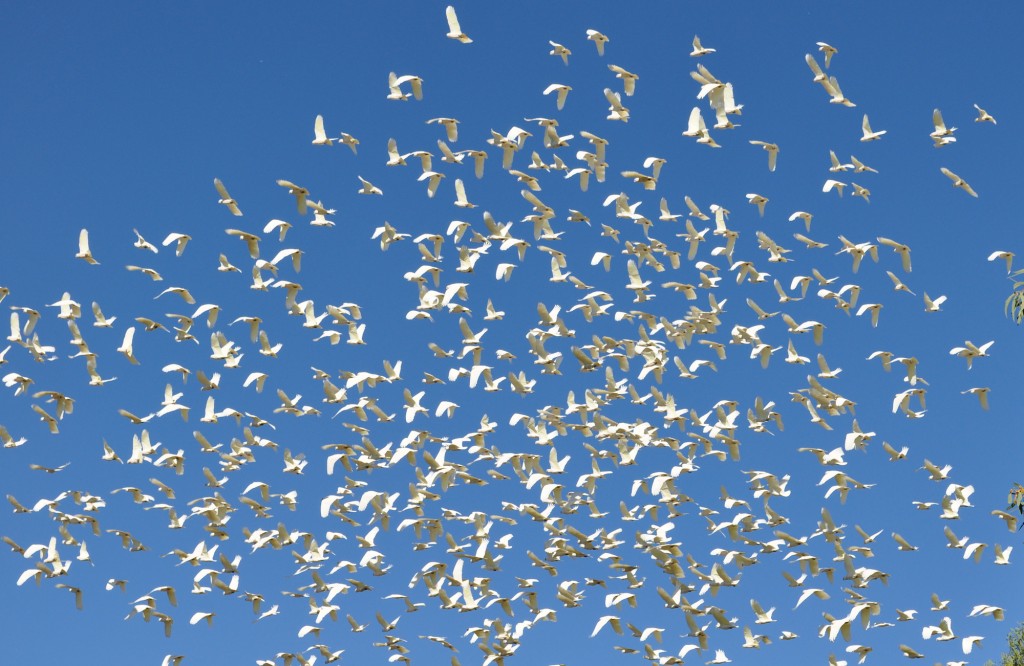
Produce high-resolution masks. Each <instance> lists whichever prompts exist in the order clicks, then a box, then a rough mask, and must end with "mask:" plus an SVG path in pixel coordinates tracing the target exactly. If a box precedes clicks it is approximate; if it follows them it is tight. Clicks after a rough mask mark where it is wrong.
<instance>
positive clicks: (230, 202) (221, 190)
mask: <svg viewBox="0 0 1024 666" xmlns="http://www.w3.org/2000/svg"><path fill="white" fill-rule="evenodd" d="M213 186H214V187H216V188H217V193H218V194H219V195H220V199H218V200H217V203H219V204H222V205H224V206H227V209H228V210H229V211H231V214H232V215H238V216H240V215H241V214H242V211H241V210H240V209H239V208H238V202H237V201H235V200H234V199H232V198H231V195H230V194H228V189H227V188H226V187H224V183H222V182H221V181H220V178H214V179H213Z"/></svg>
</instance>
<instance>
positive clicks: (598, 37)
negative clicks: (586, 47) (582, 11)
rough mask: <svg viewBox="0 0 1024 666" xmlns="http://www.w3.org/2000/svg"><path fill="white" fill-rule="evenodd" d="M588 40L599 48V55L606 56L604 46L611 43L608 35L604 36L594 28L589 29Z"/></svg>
mask: <svg viewBox="0 0 1024 666" xmlns="http://www.w3.org/2000/svg"><path fill="white" fill-rule="evenodd" d="M587 39H589V40H590V41H592V42H594V45H595V46H596V47H597V54H598V55H602V56H603V55H604V45H605V44H607V43H608V42H610V41H611V40H610V39H608V37H607V36H606V35H602V34H601V33H600V32H598V31H597V30H594V29H592V28H588V29H587Z"/></svg>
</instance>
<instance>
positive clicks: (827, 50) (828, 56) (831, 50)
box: [817, 42, 839, 69]
mask: <svg viewBox="0 0 1024 666" xmlns="http://www.w3.org/2000/svg"><path fill="white" fill-rule="evenodd" d="M817 44H818V50H819V51H821V52H822V53H824V54H825V69H828V68H829V65H831V64H832V56H834V55H835V54H837V53H839V49H837V48H836V47H834V46H832V45H830V44H826V43H825V42H817Z"/></svg>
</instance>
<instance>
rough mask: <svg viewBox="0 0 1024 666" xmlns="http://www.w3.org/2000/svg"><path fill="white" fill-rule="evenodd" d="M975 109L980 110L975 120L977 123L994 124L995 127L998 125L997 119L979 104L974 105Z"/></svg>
mask: <svg viewBox="0 0 1024 666" xmlns="http://www.w3.org/2000/svg"><path fill="white" fill-rule="evenodd" d="M974 108H975V109H977V110H978V117H977V118H975V119H974V122H976V123H992V124H993V125H995V124H996V119H995V118H993V117H992V116H991V115H990V114H989V112H988V111H986V110H985V109H983V108H981V107H980V106H978V105H977V104H975V105H974Z"/></svg>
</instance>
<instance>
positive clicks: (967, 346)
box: [949, 340, 996, 370]
mask: <svg viewBox="0 0 1024 666" xmlns="http://www.w3.org/2000/svg"><path fill="white" fill-rule="evenodd" d="M995 342H996V341H995V340H989V341H988V342H986V343H985V344H983V345H981V346H980V347H979V346H977V345H975V344H974V343H973V342H971V341H970V340H965V341H964V346H963V347H953V348H952V349H950V350H949V353H950V355H951V356H959V357H960V358H965V359H967V369H968V370H970V369H971V364H972V363H973V362H974V359H976V358H980V357H982V356H988V350H989V347H991V346H992V345H994V344H995Z"/></svg>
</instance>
